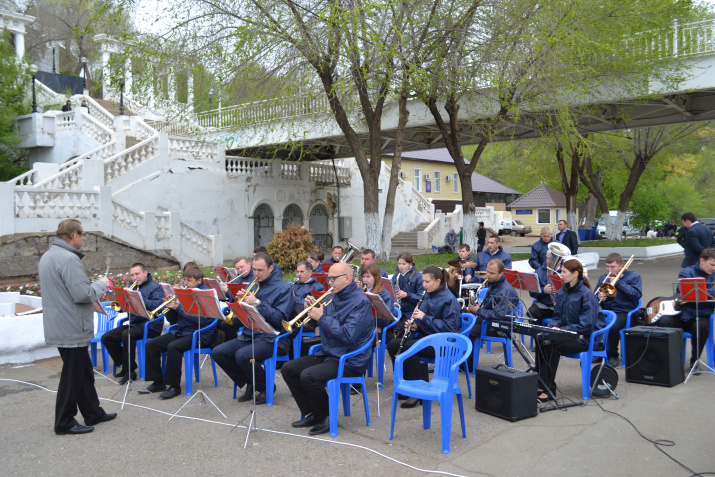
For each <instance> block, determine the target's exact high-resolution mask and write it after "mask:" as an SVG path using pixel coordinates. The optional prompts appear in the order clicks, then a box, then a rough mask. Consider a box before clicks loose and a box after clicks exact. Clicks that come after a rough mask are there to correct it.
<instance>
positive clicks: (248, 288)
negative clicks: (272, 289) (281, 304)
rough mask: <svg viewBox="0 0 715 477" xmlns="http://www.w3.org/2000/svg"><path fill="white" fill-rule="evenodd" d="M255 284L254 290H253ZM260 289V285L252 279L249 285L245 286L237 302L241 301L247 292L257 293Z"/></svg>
mask: <svg viewBox="0 0 715 477" xmlns="http://www.w3.org/2000/svg"><path fill="white" fill-rule="evenodd" d="M254 285H255V291H254V290H253V288H254ZM260 289H261V286H260V285H259V284H258V282H257V281H256V280H253V281H252V282H251V284H250V285H248V286H247V287H246V290H245V291H244V292H243V295H241V298H240V299H239V300H238V303H243V300H244V299H245V298H246V297H247V296H248V294H249V293H252V294H254V295H255V294H256V293H258V290H260Z"/></svg>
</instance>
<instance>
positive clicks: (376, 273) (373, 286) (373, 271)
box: [361, 264, 395, 333]
mask: <svg viewBox="0 0 715 477" xmlns="http://www.w3.org/2000/svg"><path fill="white" fill-rule="evenodd" d="M361 281H362V284H363V287H364V288H365V291H366V292H370V293H374V294H376V295H380V298H382V301H384V302H385V305H386V306H387V309H388V310H390V311H392V309H393V308H394V306H395V300H393V298H392V295H390V292H389V291H387V289H385V287H384V286H382V277H381V275H380V269H379V268H378V266H377V265H375V264H372V265H370V266H368V267H366V268H365V269H364V271H363V274H362V280H361ZM376 321H377V332H378V333H380V332H382V329H383V328H384V327H385V326H387V325H389V324H390V323H392V322H393V320H391V319H385V318H380V319H378V320H376Z"/></svg>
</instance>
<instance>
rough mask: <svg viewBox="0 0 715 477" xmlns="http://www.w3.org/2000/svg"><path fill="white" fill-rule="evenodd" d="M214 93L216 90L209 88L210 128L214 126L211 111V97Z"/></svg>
mask: <svg viewBox="0 0 715 477" xmlns="http://www.w3.org/2000/svg"><path fill="white" fill-rule="evenodd" d="M213 95H214V91H213V90H209V127H210V128H212V127H213V120H212V116H213V113H212V112H211V99H212V98H213Z"/></svg>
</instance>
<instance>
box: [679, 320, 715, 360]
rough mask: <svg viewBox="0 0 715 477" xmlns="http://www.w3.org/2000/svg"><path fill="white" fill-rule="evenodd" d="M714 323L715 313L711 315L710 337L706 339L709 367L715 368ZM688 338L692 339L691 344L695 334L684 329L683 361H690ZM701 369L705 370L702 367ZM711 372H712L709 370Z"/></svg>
mask: <svg viewBox="0 0 715 477" xmlns="http://www.w3.org/2000/svg"><path fill="white" fill-rule="evenodd" d="M713 324H715V313H713V314H711V315H710V332H709V333H708V339H707V340H705V353H706V354H707V355H708V358H707V359H708V367H710V369H713V361H715V360H714V359H713V355H715V341H714V340H713V333H714V332H713ZM688 340H690V346H694V344H693V334H692V333H688V332H687V331H683V363H686V364H687V363H688ZM701 371H705V370H704V369H701ZM708 371H709V372H712V371H710V370H708Z"/></svg>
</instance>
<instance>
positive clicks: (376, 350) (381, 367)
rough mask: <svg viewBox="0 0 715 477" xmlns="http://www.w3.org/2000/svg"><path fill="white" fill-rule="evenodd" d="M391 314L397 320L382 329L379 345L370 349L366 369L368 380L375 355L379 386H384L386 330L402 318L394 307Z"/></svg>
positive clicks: (398, 310)
mask: <svg viewBox="0 0 715 477" xmlns="http://www.w3.org/2000/svg"><path fill="white" fill-rule="evenodd" d="M392 314H393V315H395V317H396V318H397V319H396V320H395V321H393V322H392V323H390V324H389V325H387V326H385V327H384V328H383V329H382V332H381V335H380V345H379V346H375V347H373V348H372V354H371V355H370V367H369V368H367V376H368V377H369V378H371V377H372V364H373V360H374V358H375V355H377V359H376V360H374V361H376V362H377V382H378V383H379V384H380V386H382V385H383V384H385V379H384V378H385V351H387V330H390V329H392V328H393V327H394V326H395V325H396V324H397V323H398V322H399V321H400V319H401V318H402V310H400V309H399V308H397V307H394V308H393V309H392Z"/></svg>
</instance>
